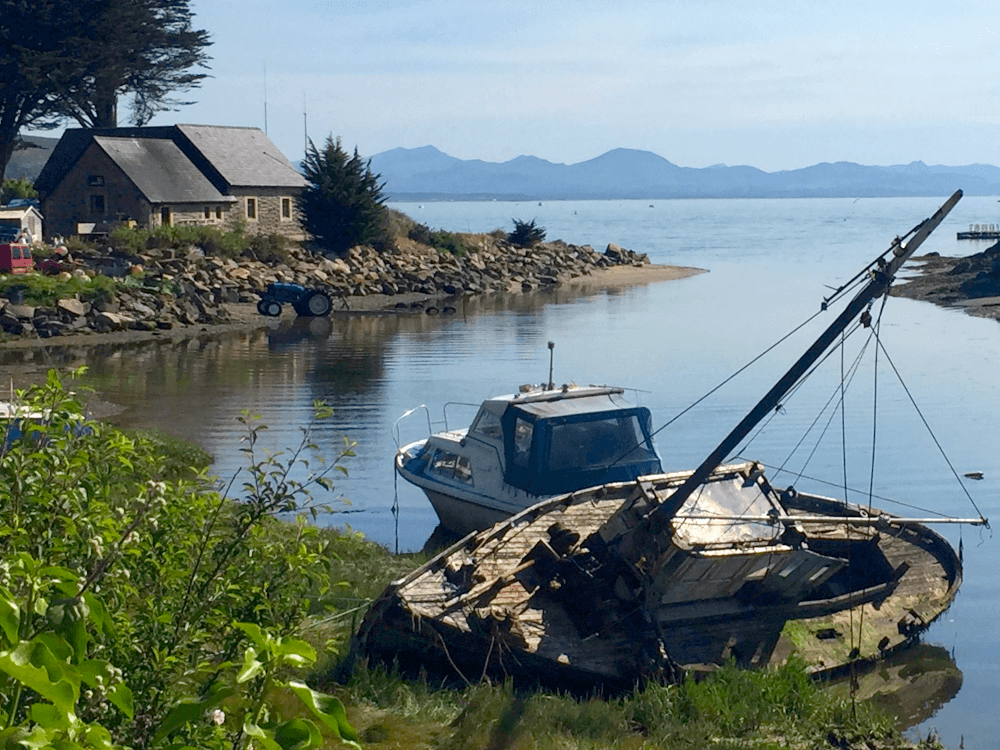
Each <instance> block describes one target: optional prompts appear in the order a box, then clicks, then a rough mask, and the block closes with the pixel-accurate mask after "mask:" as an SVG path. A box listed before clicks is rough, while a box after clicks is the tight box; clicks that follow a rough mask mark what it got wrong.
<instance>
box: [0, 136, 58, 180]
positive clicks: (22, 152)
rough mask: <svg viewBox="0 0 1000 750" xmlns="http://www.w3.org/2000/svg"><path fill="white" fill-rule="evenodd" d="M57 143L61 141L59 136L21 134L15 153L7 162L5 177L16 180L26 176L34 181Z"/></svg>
mask: <svg viewBox="0 0 1000 750" xmlns="http://www.w3.org/2000/svg"><path fill="white" fill-rule="evenodd" d="M57 143H59V139H58V138H42V137H41V136H34V135H25V136H21V139H20V143H18V144H17V145H16V146H15V147H14V154H13V156H11V157H10V161H9V162H8V163H7V170H6V171H5V172H4V174H3V176H4V179H10V180H16V179H18V178H20V177H24V178H26V179H27V180H28V181H30V182H34V181H35V178H36V177H38V175H39V173H40V172H41V171H42V167H44V166H45V162H47V161H48V159H49V154H51V153H52V149H54V148H55V147H56V144H57Z"/></svg>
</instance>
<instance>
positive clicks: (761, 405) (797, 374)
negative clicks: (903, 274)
mask: <svg viewBox="0 0 1000 750" xmlns="http://www.w3.org/2000/svg"><path fill="white" fill-rule="evenodd" d="M961 197H962V191H961V190H957V191H955V194H954V195H952V196H951V197H950V198H949V199H948V200H947V201H945V203H944V205H942V206H941V208H939V209H938V210H937V211H936V212H935V214H934V215H933V216H931V217H930V218H929V219H924V221H923V222H921V223H920V224H918V225H917V226H916V227H914V228H913V229H912V230H910V233H911V234H912V236H911V237H910V238H909V239H908V240H904V241H902V242H900V241H899V240H898V238H897V241H896V242H894V243H893V245H892V247H890V248H889V250H891V251H892V254H893V258H892V260H890V261H889V262H888V263H884V261H883V260H882V259H883V256H884V255H885V254H886V253H888V252H889V251H888V250H887V251H886V253H883V255H882V256H879V258H878V261H877V262H878V265H879V267H878V268H876V269H873V270H871V271H870V274H871V280H870V281H869V282H868V283H867V284H866V285H865V287H864V288H863V289H862V290H861V291H860V292H858V293H857V295H856V296H855V297H854V299H852V300H851V302H850V303H849V304H848V305H847V307H846V308H844V310H843V312H841V313H840V315H838V316H837V319H836V320H834V321H833V323H831V324H830V326H829V327H828V328H827V329H826V330H825V331H823V333H822V334H821V335H820V337H819V338H818V339H816V341H815V342H814V343H813V345H812V346H810V347H809V348H808V349H807V350H806V352H805V354H803V355H802V356H801V357H799V359H798V361H797V362H795V364H793V365H792V366H791V368H790V369H789V370H788V372H786V373H785V374H784V375H783V376H782V377H781V379H780V380H779V381H778V382H777V383H775V384H774V386H773V387H772V388H771V390H770V391H768V392H767V394H765V396H764V397H763V398H762V399H761V400H760V402H758V404H757V405H756V406H755V407H754V408H753V409H752V410H751V411H750V413H749V414H747V415H746V416H745V417H744V418H743V420H742V421H741V422H740V423H739V424H738V425H736V427H735V428H733V431H732V432H730V433H729V435H727V436H726V437H725V439H724V440H723V441H722V442H721V443H719V445H718V447H716V449H715V450H713V451H712V452H711V453H710V454H709V456H708V458H706V459H705V460H704V461H703V462H702V464H701V466H699V467H698V468H697V469H695V470H694V473H693V474H691V476H690V477H688V478H687V479H686V480H685V481H684V483H683V484H682V485H681V486H680V487H678V488H677V490H676V491H675V492H674V493H673V494H672V495H671V496H670V497H669V498H668V499H667V500H666V501H665V502H664V503H663V504H662V505H660V506H659V507H658V508H657V509H656V510H654V511H653V512H652V513H650V514H649V516H648V517H647V521H660V520H663V521H666V520H668V519H670V518H672V517H673V516H674V514H675V513H677V511H678V510H680V508H681V506H682V505H684V501H685V500H687V499H688V497H690V495H691V493H693V492H694V491H695V489H697V488H698V487H700V486H701V485H702V484H703V483H704V482H705V480H706V479H708V477H709V475H710V474H711V473H712V472H713V471H715V469H716V468H717V467H718V466H719V465H720V464H721V463H722V462H723V461H724V460H725V458H726V456H728V455H729V454H730V452H731V451H733V450H734V449H735V448H736V446H738V445H739V444H740V443H741V442H742V441H743V438H745V437H746V436H747V435H749V434H750V431H751V430H753V428H754V427H755V426H756V425H757V424H758V423H759V422H760V421H761V420H762V419H763V418H764V417H765V416H767V415H768V414H769V413H770V412H771V411H772V410H773V409H774V408H776V407H777V406H778V404H779V403H781V399H783V398H784V397H785V395H786V394H787V393H788V391H790V390H791V389H792V387H793V386H794V385H795V384H796V383H797V382H798V381H799V378H801V377H802V376H803V375H804V374H805V373H806V372H807V371H808V370H809V368H810V367H812V365H813V364H814V363H815V362H816V361H817V360H818V359H819V358H820V357H821V356H823V353H824V352H825V351H826V350H827V349H828V348H829V347H830V345H831V344H832V343H833V342H834V341H835V340H836V339H837V337H838V336H839V335H840V334H841V333H842V332H843V331H844V330H845V329H846V328H847V326H848V325H850V323H851V321H852V320H854V318H855V317H857V316H858V315H859V314H860V313H861V311H862V310H864V309H865V308H866V307H867V306H868V304H869V303H871V302H872V300H875V299H877V298H878V297H880V296H881V295H882V294H884V293H886V292H887V291H888V290H889V286H890V285H891V284H892V281H893V279H894V278H895V276H896V272H897V271H899V269H900V267H901V266H902V265H903V264H904V263H905V262H906V261H907V260H908V259H909V258H910V256H912V255H913V253H914V252H915V251H916V249H917V248H918V247H920V245H921V244H922V243H923V241H924V240H925V239H927V237H928V236H929V235H930V233H931V232H933V231H934V230H935V229H936V228H937V226H938V224H940V223H941V222H942V221H943V220H944V217H945V216H947V215H948V212H949V211H951V209H952V208H954V207H955V204H956V203H958V201H959V200H960V199H961Z"/></svg>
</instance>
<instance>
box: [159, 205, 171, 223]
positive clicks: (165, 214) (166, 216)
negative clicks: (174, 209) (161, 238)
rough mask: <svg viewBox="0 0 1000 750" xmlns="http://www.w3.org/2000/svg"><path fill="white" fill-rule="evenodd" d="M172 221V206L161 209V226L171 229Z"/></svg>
mask: <svg viewBox="0 0 1000 750" xmlns="http://www.w3.org/2000/svg"><path fill="white" fill-rule="evenodd" d="M171 223H172V222H171V220H170V206H164V207H163V208H161V209H160V225H161V226H164V227H169V226H170V225H171Z"/></svg>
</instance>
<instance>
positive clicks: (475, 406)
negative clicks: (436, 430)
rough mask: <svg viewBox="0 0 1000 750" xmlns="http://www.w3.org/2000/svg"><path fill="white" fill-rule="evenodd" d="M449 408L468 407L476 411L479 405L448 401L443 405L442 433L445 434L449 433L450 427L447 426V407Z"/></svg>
mask: <svg viewBox="0 0 1000 750" xmlns="http://www.w3.org/2000/svg"><path fill="white" fill-rule="evenodd" d="M449 406H470V407H472V408H473V409H476V410H478V409H479V407H480V404H470V403H468V402H466V401H448V402H446V403H445V405H444V408H443V409H442V411H443V412H444V431H445V432H451V427H449V426H448V407H449Z"/></svg>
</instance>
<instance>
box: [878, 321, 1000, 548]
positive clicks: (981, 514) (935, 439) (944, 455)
mask: <svg viewBox="0 0 1000 750" xmlns="http://www.w3.org/2000/svg"><path fill="white" fill-rule="evenodd" d="M875 341H876V342H877V344H878V348H879V349H881V350H882V352H883V353H884V354H885V359H886V361H887V362H888V363H889V366H890V367H892V371H893V372H894V373H896V378H897V379H898V380H899V384H900V385H901V386H903V391H904V392H905V393H906V397H907V398H909V399H910V403H911V404H912V405H913V408H914V409H915V410H916V412H917V416H919V417H920V421H921V422H923V423H924V427H926V428H927V433H928V434H929V435H930V436H931V439H932V440H933V441H934V445H936V446H937V449H938V451H939V452H940V453H941V457H942V458H944V460H945V463H946V464H948V468H949V469H951V473H952V474H953V475H954V477H955V480H956V481H957V482H958V484H959V486H960V487H961V488H962V492H964V493H965V496H966V498H968V500H969V502H970V503H972V507H973V508H975V509H976V513H978V514H979V517H980V518H982V519H983V520H985V518H986V517H985V516H984V515H983V512H982V511H981V510H979V506H978V505H976V501H975V500H973V499H972V495H970V494H969V490H968V489H967V488H966V486H965V484H963V482H962V480H961V478H960V477H959V476H958V471H956V470H955V467H954V465H953V464H952V463H951V459H949V458H948V454H947V453H945V451H944V448H943V447H941V443H940V442H939V441H938V439H937V435H935V434H934V430H932V429H931V426H930V425H929V424H928V423H927V419H926V418H924V414H923V412H922V411H920V407H919V406H917V402H916V400H915V399H914V398H913V394H912V393H910V389H909V388H908V387H907V385H906V383H905V382H904V381H903V376H902V375H901V374H900V372H899V370H898V369H897V368H896V363H895V362H893V361H892V357H890V356H889V352H887V351H886V349H885V345H884V344H883V343H882V339H881V338H879V336H878V335H877V334H876V336H875ZM986 528H990V526H989V523H987V524H986Z"/></svg>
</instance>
